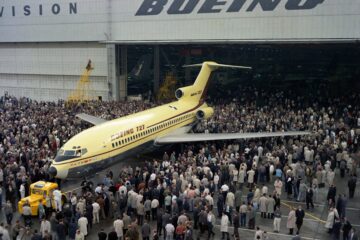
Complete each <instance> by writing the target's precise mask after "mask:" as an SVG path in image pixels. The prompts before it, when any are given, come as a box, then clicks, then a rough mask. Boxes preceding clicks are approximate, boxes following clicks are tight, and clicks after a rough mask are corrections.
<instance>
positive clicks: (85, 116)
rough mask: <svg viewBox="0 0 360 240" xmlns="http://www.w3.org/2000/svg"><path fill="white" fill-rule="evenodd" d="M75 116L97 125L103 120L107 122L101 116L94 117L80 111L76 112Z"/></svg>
mask: <svg viewBox="0 0 360 240" xmlns="http://www.w3.org/2000/svg"><path fill="white" fill-rule="evenodd" d="M76 117H78V118H80V119H82V120H84V121H86V122H89V123H91V124H92V125H99V124H102V123H104V122H107V120H105V119H103V118H99V117H95V116H92V115H89V114H86V113H80V114H76Z"/></svg>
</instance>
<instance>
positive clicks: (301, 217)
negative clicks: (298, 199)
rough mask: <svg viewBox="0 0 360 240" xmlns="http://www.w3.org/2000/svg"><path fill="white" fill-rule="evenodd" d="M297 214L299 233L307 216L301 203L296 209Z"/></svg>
mask: <svg viewBox="0 0 360 240" xmlns="http://www.w3.org/2000/svg"><path fill="white" fill-rule="evenodd" d="M295 216H296V227H297V231H296V234H299V233H300V229H301V226H302V225H303V221H304V217H305V212H304V210H303V209H302V208H301V205H299V207H298V209H296V211H295Z"/></svg>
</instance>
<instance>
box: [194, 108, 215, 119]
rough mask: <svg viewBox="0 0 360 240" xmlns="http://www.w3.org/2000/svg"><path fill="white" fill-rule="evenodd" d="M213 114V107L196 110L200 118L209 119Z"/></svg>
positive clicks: (197, 116)
mask: <svg viewBox="0 0 360 240" xmlns="http://www.w3.org/2000/svg"><path fill="white" fill-rule="evenodd" d="M213 114H214V109H213V108H212V107H206V108H203V109H200V110H198V111H197V112H196V118H197V119H198V120H203V119H208V118H210V117H211V116H212V115H213Z"/></svg>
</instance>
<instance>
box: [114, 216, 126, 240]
mask: <svg viewBox="0 0 360 240" xmlns="http://www.w3.org/2000/svg"><path fill="white" fill-rule="evenodd" d="M114 228H115V232H116V235H117V237H118V239H122V237H123V235H124V232H123V229H124V222H123V220H122V219H121V218H120V217H118V219H116V220H115V221H114Z"/></svg>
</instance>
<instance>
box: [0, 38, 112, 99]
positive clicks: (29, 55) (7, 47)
mask: <svg viewBox="0 0 360 240" xmlns="http://www.w3.org/2000/svg"><path fill="white" fill-rule="evenodd" d="M88 59H91V61H92V63H93V65H94V67H95V69H94V70H93V72H92V74H91V76H90V82H91V85H90V89H91V93H90V94H91V95H92V96H102V98H103V99H104V100H107V99H108V83H107V52H106V47H105V45H104V44H99V43H16V44H14V43H6V44H0V89H1V90H2V92H1V94H3V93H4V92H8V93H9V94H11V95H14V96H19V97H20V96H27V97H30V98H32V99H36V100H55V99H66V98H67V96H68V94H69V93H70V92H71V90H72V89H74V88H75V87H76V84H77V82H78V81H79V78H80V75H81V74H82V72H83V71H84V69H85V66H86V64H87V62H88Z"/></svg>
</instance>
